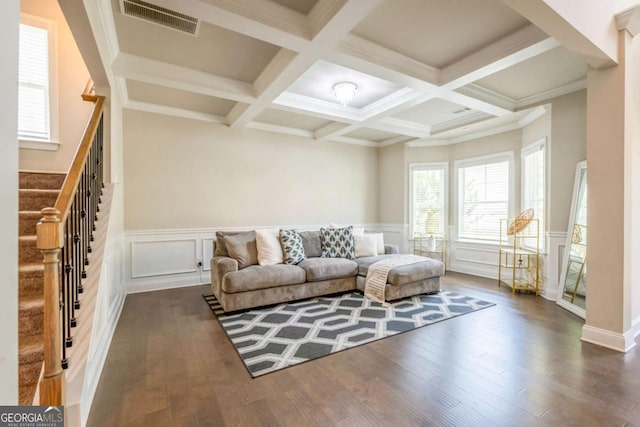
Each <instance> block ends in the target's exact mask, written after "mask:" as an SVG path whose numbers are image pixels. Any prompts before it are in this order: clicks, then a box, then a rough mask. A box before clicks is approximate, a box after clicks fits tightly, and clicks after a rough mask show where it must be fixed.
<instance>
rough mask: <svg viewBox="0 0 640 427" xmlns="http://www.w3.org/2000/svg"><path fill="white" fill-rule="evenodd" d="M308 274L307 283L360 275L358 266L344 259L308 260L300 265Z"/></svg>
mask: <svg viewBox="0 0 640 427" xmlns="http://www.w3.org/2000/svg"><path fill="white" fill-rule="evenodd" d="M298 266H299V267H301V268H303V269H304V271H305V272H306V273H307V281H309V282H318V281H320V280H330V279H340V278H343V277H353V276H355V275H356V274H358V264H356V263H355V262H354V261H351V260H349V259H344V258H307V259H305V260H304V261H302V262H301V263H300V264H298Z"/></svg>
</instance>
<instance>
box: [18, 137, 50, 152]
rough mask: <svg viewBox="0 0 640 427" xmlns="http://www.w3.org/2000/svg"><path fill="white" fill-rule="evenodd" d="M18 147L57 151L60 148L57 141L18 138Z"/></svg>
mask: <svg viewBox="0 0 640 427" xmlns="http://www.w3.org/2000/svg"><path fill="white" fill-rule="evenodd" d="M18 147H19V148H22V149H24V150H40V151H58V150H59V149H60V143H59V142H57V141H36V140H32V139H20V140H18Z"/></svg>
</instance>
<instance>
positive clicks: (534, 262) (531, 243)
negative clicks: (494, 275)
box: [498, 209, 540, 295]
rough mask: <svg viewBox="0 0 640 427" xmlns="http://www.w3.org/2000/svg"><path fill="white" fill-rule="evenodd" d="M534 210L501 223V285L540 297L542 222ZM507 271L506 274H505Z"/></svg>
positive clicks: (499, 255)
mask: <svg viewBox="0 0 640 427" xmlns="http://www.w3.org/2000/svg"><path fill="white" fill-rule="evenodd" d="M534 215H535V212H534V210H533V209H526V210H524V211H523V212H521V213H520V214H519V215H518V216H517V217H515V218H513V219H503V220H500V247H499V250H498V286H501V285H502V284H505V285H507V286H510V287H511V289H512V292H513V293H515V292H516V291H529V292H534V293H535V294H536V295H539V294H540V221H539V220H538V219H535V218H534ZM503 270H504V271H503Z"/></svg>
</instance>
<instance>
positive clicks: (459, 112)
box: [451, 107, 471, 114]
mask: <svg viewBox="0 0 640 427" xmlns="http://www.w3.org/2000/svg"><path fill="white" fill-rule="evenodd" d="M467 111H471V108H469V107H464V108H460V109H459V110H455V111H452V112H451V113H452V114H461V113H466V112H467Z"/></svg>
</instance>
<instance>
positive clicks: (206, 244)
mask: <svg viewBox="0 0 640 427" xmlns="http://www.w3.org/2000/svg"><path fill="white" fill-rule="evenodd" d="M215 240H216V239H214V238H213V237H212V238H205V239H202V270H203V271H211V258H213V242H214V241H215Z"/></svg>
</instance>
